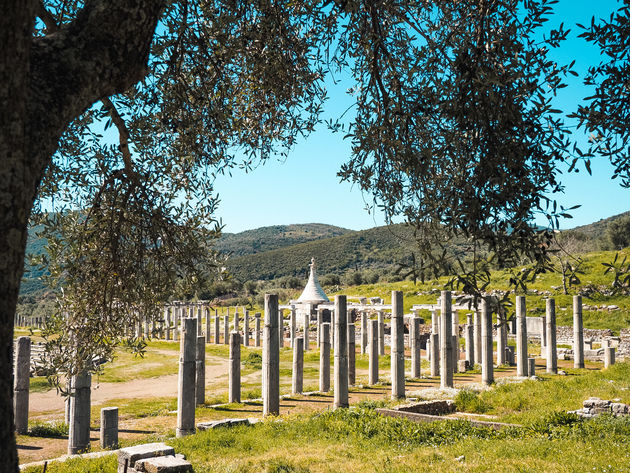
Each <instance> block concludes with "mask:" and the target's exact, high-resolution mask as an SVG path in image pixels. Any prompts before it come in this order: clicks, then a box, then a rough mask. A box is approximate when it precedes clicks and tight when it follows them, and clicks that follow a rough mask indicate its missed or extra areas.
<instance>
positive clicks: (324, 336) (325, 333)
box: [319, 323, 330, 393]
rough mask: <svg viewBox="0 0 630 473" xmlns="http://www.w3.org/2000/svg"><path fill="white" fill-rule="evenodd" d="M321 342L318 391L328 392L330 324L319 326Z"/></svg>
mask: <svg viewBox="0 0 630 473" xmlns="http://www.w3.org/2000/svg"><path fill="white" fill-rule="evenodd" d="M321 331H322V333H321V340H320V352H319V390H320V391H321V392H324V393H327V392H328V391H330V324H329V323H323V324H322V326H321Z"/></svg>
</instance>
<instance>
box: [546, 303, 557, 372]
mask: <svg viewBox="0 0 630 473" xmlns="http://www.w3.org/2000/svg"><path fill="white" fill-rule="evenodd" d="M546 309H547V310H546V317H545V318H546V324H547V334H546V335H547V344H546V345H547V346H546V348H547V357H546V358H547V373H551V374H557V373H558V352H557V349H556V301H555V300H554V299H547V307H546Z"/></svg>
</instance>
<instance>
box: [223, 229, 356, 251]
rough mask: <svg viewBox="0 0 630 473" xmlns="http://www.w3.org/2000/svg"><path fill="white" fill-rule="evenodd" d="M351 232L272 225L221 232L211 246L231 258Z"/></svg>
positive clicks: (350, 231) (346, 230)
mask: <svg viewBox="0 0 630 473" xmlns="http://www.w3.org/2000/svg"><path fill="white" fill-rule="evenodd" d="M353 232H354V230H348V229H347V228H341V227H336V226H334V225H327V224H325V223H304V224H292V225H272V226H269V227H261V228H256V229H253V230H246V231H244V232H240V233H224V234H223V235H221V238H219V240H217V242H216V243H215V245H214V247H215V248H216V249H217V250H219V251H221V252H223V253H231V254H233V255H235V256H241V255H251V254H256V253H263V252H265V251H270V250H275V249H278V248H284V247H287V246H292V245H297V244H300V243H306V242H309V241H314V240H321V239H324V238H331V237H336V236H340V235H345V234H347V233H353Z"/></svg>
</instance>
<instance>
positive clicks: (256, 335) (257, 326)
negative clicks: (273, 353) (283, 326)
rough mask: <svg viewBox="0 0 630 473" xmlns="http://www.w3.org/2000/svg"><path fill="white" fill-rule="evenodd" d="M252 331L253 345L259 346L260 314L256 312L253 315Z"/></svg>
mask: <svg viewBox="0 0 630 473" xmlns="http://www.w3.org/2000/svg"><path fill="white" fill-rule="evenodd" d="M254 320H255V322H254V329H255V333H254V345H256V346H257V347H259V346H260V312H256V313H255V314H254Z"/></svg>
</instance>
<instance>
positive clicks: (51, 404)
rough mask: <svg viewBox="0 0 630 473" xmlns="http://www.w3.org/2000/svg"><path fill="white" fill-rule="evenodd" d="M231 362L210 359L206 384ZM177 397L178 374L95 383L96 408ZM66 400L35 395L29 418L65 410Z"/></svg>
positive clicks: (224, 372)
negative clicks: (125, 401)
mask: <svg viewBox="0 0 630 473" xmlns="http://www.w3.org/2000/svg"><path fill="white" fill-rule="evenodd" d="M228 364H229V360H226V359H225V358H221V357H218V356H211V357H208V358H207V359H206V383H212V382H214V381H216V380H217V379H218V378H221V377H222V376H226V375H227V372H228ZM172 396H177V375H176V374H171V375H166V376H159V377H157V378H146V379H134V380H132V381H126V382H123V383H99V384H96V383H92V405H99V404H103V403H104V402H106V401H108V400H110V399H133V398H146V397H172ZM64 408H65V406H64V398H63V397H62V396H61V395H60V394H57V392H56V391H55V390H51V391H48V392H45V393H33V394H31V396H30V399H29V415H30V416H32V417H36V416H38V415H42V414H51V413H54V412H63V411H64Z"/></svg>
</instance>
